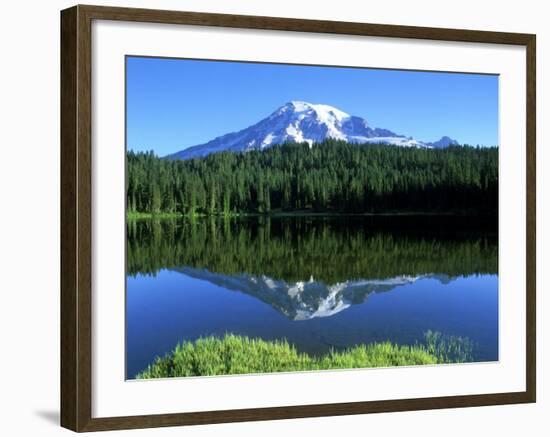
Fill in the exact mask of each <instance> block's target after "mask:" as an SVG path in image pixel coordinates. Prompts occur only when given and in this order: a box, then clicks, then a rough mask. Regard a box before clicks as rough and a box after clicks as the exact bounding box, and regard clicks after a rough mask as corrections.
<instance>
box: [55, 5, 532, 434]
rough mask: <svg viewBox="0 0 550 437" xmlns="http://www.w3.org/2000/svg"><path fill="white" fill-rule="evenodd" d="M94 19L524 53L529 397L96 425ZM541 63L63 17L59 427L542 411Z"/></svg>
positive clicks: (454, 36) (100, 421)
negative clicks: (488, 54) (459, 51)
mask: <svg viewBox="0 0 550 437" xmlns="http://www.w3.org/2000/svg"><path fill="white" fill-rule="evenodd" d="M92 20H119V21H134V22H136V21H137V22H149V23H171V24H187V25H197V26H217V27H228V28H246V29H268V30H286V31H296V32H316V33H328V34H348V35H363V36H383V37H392V38H414V39H427V40H440V41H462V42H474V43H492V44H509V45H518V46H524V47H526V52H527V64H526V71H527V83H526V93H527V138H526V144H527V148H526V155H527V202H526V214H527V247H526V249H527V257H526V266H527V283H526V287H527V288H526V290H527V295H526V299H527V326H526V328H527V339H526V340H527V356H526V360H527V361H526V363H527V372H526V375H525V377H526V390H525V391H523V392H512V393H489V394H481V395H468V396H445V397H431V398H419V399H395V400H384V401H369V402H350V403H336V404H318V405H301V406H280V407H273V408H251V409H239V410H225V411H199V412H192V413H177V414H157V415H142V416H128V417H101V418H92V415H91V412H92V364H91V363H92V361H91V358H92V357H91V353H92V317H91V315H92V314H91V311H92V288H91V262H92V235H91V229H92V218H91V217H92V216H91V205H92V179H91V175H92V159H91V158H92V156H91V153H92V151H91V136H92V132H91V47H92V40H91V23H92ZM535 57H536V37H535V35H531V34H520V33H503V32H486V31H477V30H457V29H440V28H428V27H411V26H394V25H381V24H364V23H351V22H336V21H318V20H301V19H290V18H274V17H258V16H244V15H222V14H205V13H196V12H175V11H165V10H148V9H127V8H112V7H98V6H82V5H78V6H74V7H72V8H69V9H65V10H63V11H62V12H61V425H62V426H63V427H66V428H69V429H71V430H74V431H78V432H81V431H99V430H110V429H128V428H145V427H160V426H175V425H194V424H207V423H222V422H241V421H250V420H274V419H289V418H299V417H317V416H337V415H348V414H364V413H378V412H390V411H406V410H423V409H438V408H458V407H471V406H481V405H502V404H515V403H528V402H535V401H536V337H535V336H536V290H535V273H536V271H535V216H536V198H535V188H536V187H535V181H536V174H535V158H536V156H535V138H536V125H535V111H536V95H535V91H536V76H535Z"/></svg>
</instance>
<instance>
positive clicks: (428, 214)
mask: <svg viewBox="0 0 550 437" xmlns="http://www.w3.org/2000/svg"><path fill="white" fill-rule="evenodd" d="M249 217H253V218H281V217H319V218H323V217H470V218H471V217H475V218H483V219H497V218H498V213H497V212H495V213H485V212H484V213H479V212H476V211H383V212H364V213H347V212H328V211H327V212H315V211H307V210H303V211H275V212H271V213H268V214H261V213H252V212H247V213H231V214H194V215H190V214H182V213H162V212H161V213H144V212H138V213H128V212H127V213H126V219H127V220H140V219H149V220H150V219H192V220H195V219H205V218H215V219H235V218H249Z"/></svg>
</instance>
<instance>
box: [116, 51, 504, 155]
mask: <svg viewBox="0 0 550 437" xmlns="http://www.w3.org/2000/svg"><path fill="white" fill-rule="evenodd" d="M126 62H127V65H126V67H127V68H126V72H127V78H126V79H127V146H128V149H132V150H136V151H138V150H154V151H155V153H156V154H157V155H160V156H164V155H167V154H169V153H173V152H176V151H179V150H182V149H185V148H187V147H190V146H194V145H197V144H201V143H204V142H207V141H209V140H211V139H213V138H215V137H217V136H219V135H223V134H226V133H229V132H234V131H238V130H240V129H244V128H246V127H248V126H250V125H252V124H254V123H256V122H258V121H260V120H261V119H262V118H265V117H267V116H268V115H269V114H271V113H272V112H273V111H274V110H275V109H277V108H278V107H279V106H281V105H284V104H285V103H286V102H288V101H290V100H304V101H307V102H310V103H324V104H328V105H331V106H335V107H337V108H339V109H341V110H342V111H344V112H347V113H349V114H351V115H358V116H360V117H363V118H365V119H367V121H368V122H369V125H370V126H371V127H382V128H386V129H390V130H392V131H394V132H396V133H399V134H403V135H410V136H412V137H414V138H415V139H418V140H421V141H435V140H438V139H439V138H441V137H442V136H443V135H448V136H450V137H452V138H455V139H456V140H458V141H459V142H460V143H462V144H463V143H468V144H472V145H476V144H480V145H488V146H493V145H497V144H498V76H494V75H478V74H457V73H434V72H416V71H398V70H374V69H363V68H361V69H358V68H340V67H311V66H292V65H284V64H255V63H241V62H216V61H196V60H185V59H161V58H139V57H128V58H127V60H126Z"/></svg>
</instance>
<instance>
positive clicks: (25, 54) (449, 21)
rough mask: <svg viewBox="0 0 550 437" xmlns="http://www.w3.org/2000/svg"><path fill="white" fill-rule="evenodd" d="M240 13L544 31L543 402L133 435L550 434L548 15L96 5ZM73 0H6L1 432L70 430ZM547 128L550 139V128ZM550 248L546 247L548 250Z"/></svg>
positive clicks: (273, 5)
mask: <svg viewBox="0 0 550 437" xmlns="http://www.w3.org/2000/svg"><path fill="white" fill-rule="evenodd" d="M91 2H92V3H95V4H107V5H112V6H135V7H149V8H162V9H179V10H190V11H203V12H224V13H234V14H251V15H272V16H281V17H296V18H315V19H329V20H342V21H363V22H372V23H387V24H407V25H419V26H435V27H455V28H471V29H486V30H497V31H510V32H529V33H536V34H537V45H538V51H537V57H538V59H537V76H538V91H537V98H538V115H537V123H538V135H537V140H538V175H539V177H538V188H539V190H538V213H537V215H538V230H537V234H538V308H539V311H538V320H539V322H538V347H539V361H538V366H539V373H538V390H539V394H538V399H539V402H538V403H537V404H534V405H514V406H499V407H481V408H467V409H456V410H439V411H422V412H410V413H391V414H377V415H365V416H348V417H337V418H334V417H328V418H317V419H301V420H284V421H273V422H252V423H245V424H228V425H208V426H196V427H188V428H166V429H156V430H138V431H123V432H118V433H116V434H121V435H122V433H124V435H141V436H159V437H162V436H174V435H182V433H185V435H188V436H201V437H207V436H217V435H228V434H229V435H239V436H240V437H247V436H254V437H255V436H257V435H263V436H266V437H268V436H276V435H300V434H315V435H318V436H325V435H327V436H329V435H335V434H336V435H340V434H341V433H342V432H346V433H349V434H355V433H357V434H370V435H389V436H393V435H407V436H411V437H413V436H416V435H418V436H420V435H421V436H423V437H427V436H432V435H433V436H436V435H437V436H441V435H445V437H453V436H464V435H467V436H477V435H499V436H517V435H530V436H542V435H547V432H548V431H547V429H545V428H548V420H547V416H546V415H545V413H546V414H548V413H550V401H549V400H548V395H549V393H550V386H549V382H548V381H550V380H549V379H547V378H545V372H544V369H543V367H544V365H545V364H547V363H548V362H550V360H549V359H548V358H549V357H548V354H549V350H550V349H549V348H548V347H546V348H544V349H543V342H544V338H546V336H547V334H548V330H549V329H550V324H549V323H547V322H546V321H545V320H544V316H545V314H548V311H549V308H548V302H550V300H547V299H546V298H545V296H544V293H545V289H547V288H548V284H549V277H548V274H546V275H545V273H546V272H545V269H546V268H548V267H550V266H549V265H548V263H547V262H546V261H547V259H546V255H547V254H548V250H549V248H548V247H549V245H550V240H549V238H548V232H547V231H546V229H544V227H543V223H544V221H545V220H546V221H548V220H550V210H549V207H548V202H545V197H546V198H547V197H548V193H549V188H550V187H548V180H549V178H548V177H547V176H546V175H544V174H542V173H543V169H544V168H547V167H548V166H550V161H549V158H548V154H547V153H545V150H544V148H543V144H544V140H545V135H546V133H547V131H546V126H545V125H544V120H545V119H546V120H547V119H548V117H549V116H550V114H548V113H546V112H545V111H547V107H548V103H549V102H550V95H549V87H548V86H547V84H546V80H547V78H549V77H550V67H549V66H548V60H547V58H546V57H547V56H548V44H549V43H548V41H549V40H550V28H549V27H548V22H547V18H548V16H549V15H548V12H547V11H545V10H544V7H545V2H542V1H537V0H523V1H522V2H517V1H514V2H506V1H504V0H500V1H498V0H490V1H484V2H482V1H479V0H462V1H461V2H452V3H451V2H443V1H428V0H416V1H407V0H399V1H397V0H386V1H383V2H380V1H372V2H366V1H363V2H360V1H357V0H338V1H337V2H334V1H330V2H329V1H326V2H321V1H320V0H302V1H300V2H299V1H297V0H277V1H271V2H259V1H253V0H233V1H231V2H228V1H224V0H186V1H183V0H182V1H175V0H172V1H170V0H157V1H152V0H149V1H137V0H126V1H119V0H111V1H108V2H104V1H99V0H97V1H95V0H94V1H91ZM72 5H73V3H72V2H70V1H64V0H50V1H47V2H46V1H26V2H16V1H12V2H9V3H8V2H4V3H3V5H2V14H1V16H0V20H1V21H0V32H1V37H0V48H1V53H2V57H1V58H0V62H1V68H0V120H1V124H0V147H1V149H0V205H1V206H0V208H1V209H0V278H1V281H0V284H1V285H0V299H2V300H1V302H2V303H1V304H0V378H1V380H0V411H1V414H0V432H1V433H2V435H6V436H19V435H25V436H34V435H37V436H38V435H39V436H41V437H47V436H58V435H69V431H66V430H63V429H61V428H59V427H58V425H57V422H58V420H59V419H58V417H59V409H58V404H59V376H58V375H59V10H60V9H63V8H66V7H69V6H72ZM546 136H547V135H546ZM545 245H546V247H545V248H543V246H545Z"/></svg>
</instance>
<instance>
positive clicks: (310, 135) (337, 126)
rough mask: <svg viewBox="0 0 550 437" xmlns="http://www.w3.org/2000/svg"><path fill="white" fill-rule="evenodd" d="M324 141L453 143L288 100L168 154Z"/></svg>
mask: <svg viewBox="0 0 550 437" xmlns="http://www.w3.org/2000/svg"><path fill="white" fill-rule="evenodd" d="M328 138H333V139H337V140H343V141H347V142H349V143H359V144H364V143H383V144H392V145H395V146H403V147H423V148H431V147H432V144H433V147H444V146H442V145H439V144H443V143H444V142H449V144H451V143H452V144H454V143H456V141H454V140H452V139H451V138H449V137H443V138H441V140H439V141H436V142H435V143H426V142H422V141H418V140H415V139H413V138H412V137H407V136H405V135H399V134H396V133H395V132H392V131H391V130H388V129H381V128H372V127H370V126H369V124H368V123H367V121H366V120H365V119H364V118H361V117H357V116H354V115H349V114H347V113H345V112H343V111H341V110H339V109H337V108H334V107H333V106H329V105H321V104H312V103H307V102H301V101H292V102H289V103H287V104H286V105H283V106H281V107H280V108H279V109H277V110H276V111H275V112H273V113H272V114H271V115H270V116H269V117H267V118H264V119H263V120H261V121H259V122H258V123H256V124H254V125H252V126H250V127H247V128H246V129H243V130H241V131H238V132H232V133H229V134H226V135H222V136H220V137H217V138H214V139H213V140H212V141H209V142H207V143H204V144H199V145H197V146H193V147H189V148H187V149H184V150H181V151H179V152H176V153H174V154H172V155H168V156H167V158H171V159H189V158H197V157H202V156H206V155H208V154H210V153H215V152H222V151H226V150H227V151H232V152H244V151H249V150H264V149H266V148H268V147H271V146H273V145H275V144H282V143H284V142H295V143H301V142H307V143H309V144H312V143H314V142H320V141H323V140H326V139H328Z"/></svg>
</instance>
